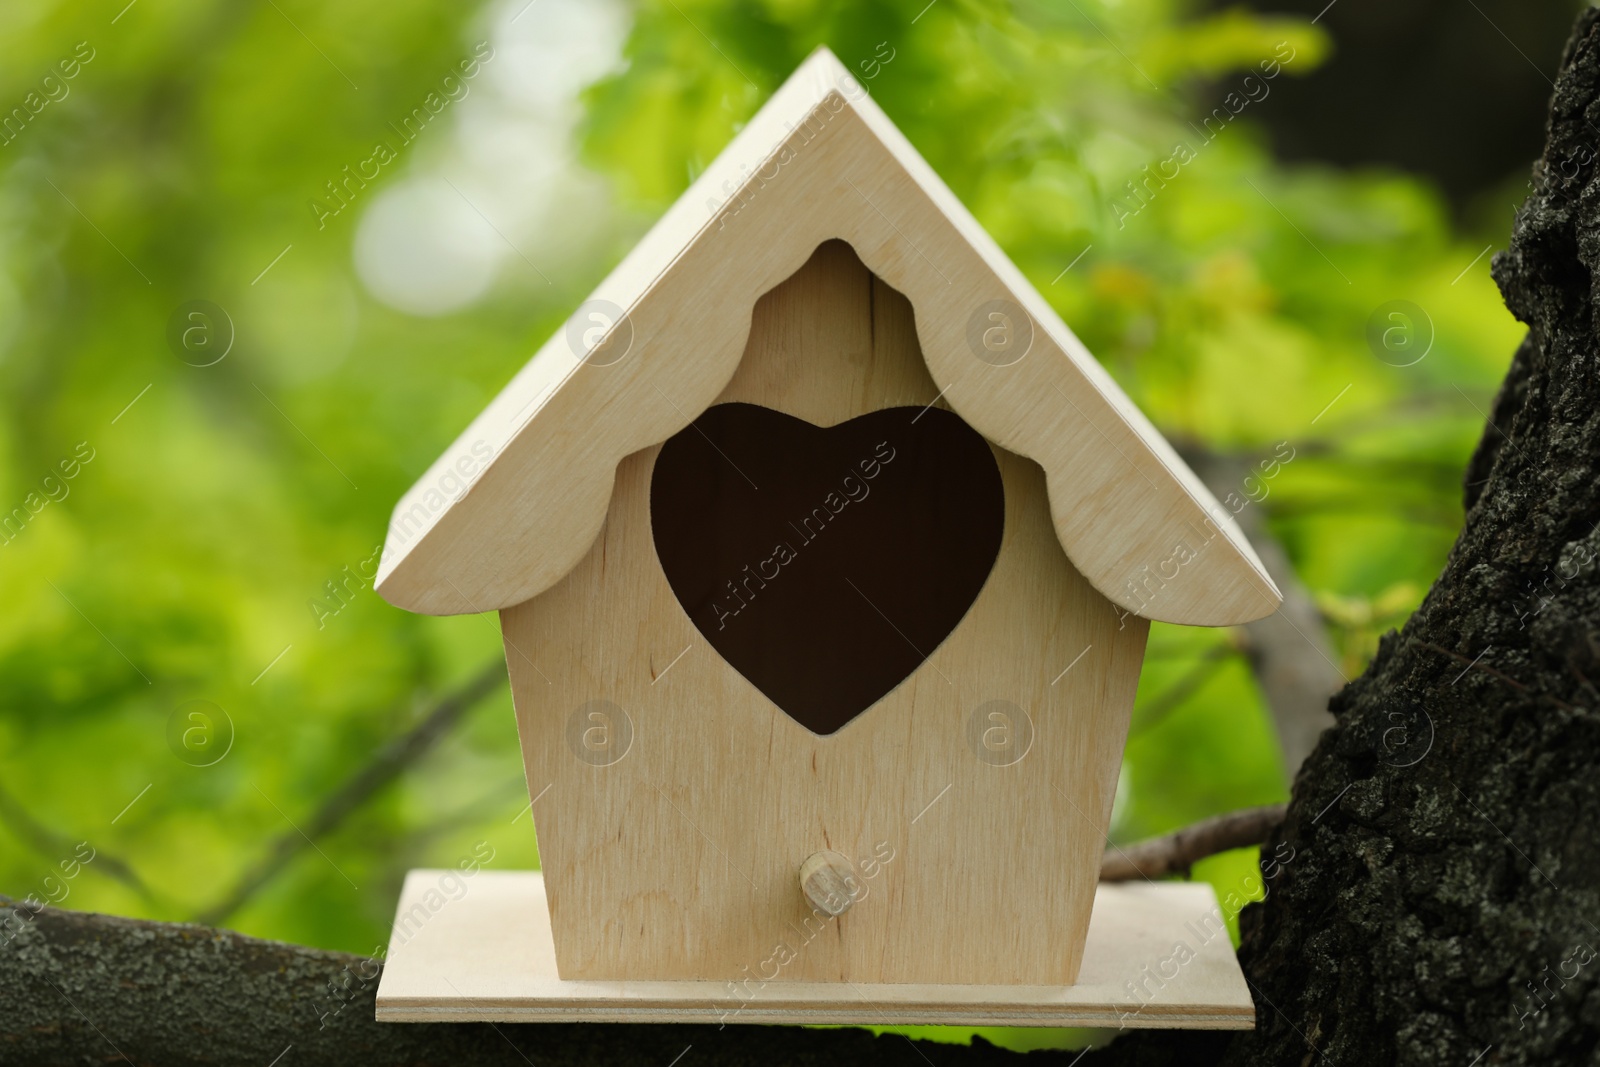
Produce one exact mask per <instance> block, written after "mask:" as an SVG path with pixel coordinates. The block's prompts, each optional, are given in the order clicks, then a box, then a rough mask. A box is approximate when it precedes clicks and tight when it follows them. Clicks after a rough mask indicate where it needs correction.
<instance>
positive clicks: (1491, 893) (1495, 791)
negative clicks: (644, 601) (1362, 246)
mask: <svg viewBox="0 0 1600 1067" xmlns="http://www.w3.org/2000/svg"><path fill="white" fill-rule="evenodd" d="M1597 156H1600V12H1596V11H1588V12H1586V13H1585V14H1584V15H1583V16H1582V17H1581V18H1580V20H1579V22H1578V26H1577V29H1576V32H1575V34H1574V37H1573V40H1572V42H1571V43H1570V44H1569V46H1568V49H1567V52H1566V55H1565V57H1564V59H1563V64H1562V72H1561V74H1560V76H1559V80H1558V82H1557V86H1556V92H1555V98H1554V101H1553V103H1552V110H1551V120H1550V135H1549V144H1548V146H1547V148H1546V152H1545V157H1544V159H1543V160H1542V161H1541V163H1540V164H1539V165H1538V167H1537V168H1536V169H1535V174H1534V192H1533V195H1532V196H1531V197H1530V199H1529V200H1528V202H1527V204H1526V205H1525V206H1524V207H1523V209H1522V211H1521V212H1520V213H1519V215H1518V217H1517V221H1516V225H1515V230H1514V235H1513V240H1512V243H1511V247H1510V249H1509V250H1508V251H1506V252H1504V253H1502V254H1501V255H1499V256H1497V257H1496V259H1495V267H1494V272H1495V278H1496V280H1497V281H1498V282H1499V284H1500V287H1501V290H1502V291H1503V293H1504V294H1505V298H1506V302H1507V304H1508V305H1509V306H1510V308H1511V310H1512V311H1513V312H1514V313H1515V314H1516V315H1517V316H1518V317H1519V318H1520V319H1522V320H1523V321H1525V322H1527V323H1528V325H1529V327H1530V333H1529V336H1528V338H1527V340H1526V341H1525V342H1524V343H1523V344H1522V346H1521V347H1520V348H1519V349H1518V351H1517V353H1516V356H1515V358H1514V360H1513V362H1512V366H1511V370H1510V373H1509V374H1508V376H1507V378H1506V382H1505V385H1504V386H1503V387H1502V389H1501V392H1500V395H1499V397H1498V398H1497V399H1496V400H1495V403H1494V409H1493V412H1492V415H1491V424H1490V426H1489V427H1488V428H1487V429H1486V430H1485V433H1484V437H1483V440H1482V443H1481V444H1480V445H1479V448H1478V451H1477V453H1476V455H1474V457H1473V459H1472V462H1471V464H1470V466H1469V468H1468V471H1467V478H1466V483H1467V489H1466V493H1467V501H1466V502H1467V506H1468V512H1467V518H1466V525H1465V528H1464V529H1463V530H1462V533H1461V536H1460V538H1459V539H1458V541H1457V543H1456V546H1455V548H1454V550H1453V551H1452V552H1451V555H1450V559H1449V562H1448V563H1447V565H1446V567H1445V570H1444V573H1443V574H1442V575H1440V577H1439V580H1438V581H1437V582H1436V583H1435V584H1434V587H1433V589H1432V591H1431V592H1430V593H1429V594H1428V597H1427V599H1426V601H1425V602H1424V603H1423V605H1422V607H1421V608H1420V609H1419V610H1418V611H1417V613H1416V614H1415V615H1414V616H1413V617H1412V618H1411V620H1410V621H1409V622H1408V623H1407V624H1406V626H1405V629H1404V630H1403V631H1402V632H1401V633H1399V634H1389V635H1388V636H1386V637H1385V638H1384V640H1383V642H1382V644H1381V645H1380V647H1379V650H1378V654H1377V657H1376V658H1375V659H1374V660H1373V663H1372V665H1371V667H1370V668H1369V669H1368V670H1367V672H1366V673H1365V674H1364V675H1363V676H1362V677H1361V678H1359V679H1357V680H1356V681H1355V682H1353V683H1351V684H1350V685H1349V686H1347V687H1346V688H1345V689H1344V690H1343V691H1342V692H1341V693H1340V694H1339V695H1338V696H1337V697H1336V698H1335V699H1334V702H1333V711H1334V713H1335V715H1336V718H1337V722H1336V725H1335V726H1334V727H1333V728H1332V729H1331V730H1329V731H1328V732H1327V733H1326V734H1325V735H1323V737H1322V740H1321V742H1320V743H1319V744H1318V745H1317V747H1316V750H1315V751H1314V752H1313V754H1312V755H1311V757H1310V758H1309V759H1308V760H1307V761H1306V762H1305V764H1304V765H1303V767H1302V769H1301V772H1300V774H1299V777H1298V779H1297V780H1296V782H1295V787H1294V794H1293V799H1292V801H1291V803H1290V805H1289V808H1288V813H1287V817H1286V819H1285V821H1284V822H1283V824H1282V826H1281V827H1280V828H1279V830H1278V831H1277V832H1276V835H1275V837H1274V839H1273V840H1272V841H1270V842H1269V843H1268V846H1267V848H1266V849H1265V850H1264V854H1267V855H1273V856H1276V857H1279V858H1280V860H1281V859H1282V858H1283V857H1290V858H1288V859H1287V860H1286V861H1283V862H1280V863H1278V864H1277V865H1276V866H1273V867H1271V868H1270V871H1271V873H1270V876H1267V875H1266V872H1264V878H1265V882H1266V885H1267V887H1268V898H1267V900H1266V901H1265V902H1264V903H1263V904H1261V905H1256V906H1252V907H1250V908H1248V909H1246V911H1245V912H1244V914H1243V916H1242V926H1243V931H1244V944H1243V947H1242V949H1241V951H1240V958H1241V961H1242V963H1243V965H1244V968H1245V973H1246V975H1247V976H1248V978H1249V981H1250V983H1251V986H1252V988H1253V990H1254V992H1255V996H1256V1002H1257V1005H1258V1012H1259V1014H1258V1029H1256V1030H1255V1031H1253V1032H1250V1033H1238V1034H1219V1033H1189V1032H1173V1031H1169V1032H1161V1033H1148V1032H1147V1033H1141V1034H1137V1035H1132V1036H1129V1037H1126V1038H1122V1039H1119V1040H1117V1041H1115V1042H1113V1043H1112V1044H1111V1045H1110V1046H1108V1047H1107V1048H1105V1049H1103V1050H1101V1051H1097V1052H1094V1053H1091V1054H1089V1055H1087V1056H1085V1057H1083V1058H1082V1060H1081V1067H1106V1065H1122V1064H1128V1065H1132V1064H1140V1065H1157V1064H1169V1063H1170V1064H1179V1063H1182V1064H1208V1063H1217V1064H1229V1065H1234V1064H1261V1065H1270V1067H1279V1065H1283V1064H1316V1063H1319V1062H1325V1063H1330V1064H1379V1063H1405V1064H1440V1065H1453V1067H1470V1065H1474V1064H1483V1065H1485V1067H1487V1065H1488V1064H1549V1063H1600V1042H1597V1038H1600V982H1597V980H1596V976H1597V973H1600V956H1597V950H1600V929H1597V927H1596V925H1595V923H1596V922H1600V842H1597V839H1596V833H1597V828H1600V774H1597V773H1596V768H1597V767H1600V715H1597V713H1596V711H1595V710H1594V709H1595V708H1596V706H1597V705H1600V692H1597V690H1596V682H1597V680H1600V566H1597V564H1596V556H1597V554H1600V532H1597V524H1600V360H1597V352H1600V335H1597V323H1596V318H1595V314H1596V306H1595V299H1594V295H1593V293H1592V286H1593V282H1592V281H1591V275H1592V274H1593V273H1594V270H1595V268H1596V267H1597V266H1600V182H1596V181H1595V180H1594V179H1595V177H1596V161H1597ZM26 914H28V913H26V912H25V911H23V910H21V909H19V908H18V907H15V906H9V905H7V906H0V923H4V922H6V921H7V920H10V922H9V925H7V926H5V927H0V929H3V930H4V932H0V940H4V939H6V938H7V937H10V936H11V935H12V933H13V932H14V933H15V936H14V937H12V938H11V940H10V943H9V944H8V945H0V1062H4V1063H25V1064H52V1063H62V1064H65V1063H89V1062H113V1061H120V1060H122V1059H126V1060H128V1061H130V1062H132V1063H136V1064H147V1063H148V1064H157V1063H159V1064H182V1063H208V1064H209V1063H255V1064H270V1063H273V1062H275V1061H274V1057H281V1059H280V1060H278V1061H276V1062H280V1063H281V1064H282V1065H283V1067H301V1065H305V1064H315V1063H328V1064H335V1063H364V1064H424V1063H439V1064H446V1063H449V1064H457V1063H474V1064H496V1063H505V1064H518V1065H520V1064H525V1063H535V1064H539V1065H541V1067H543V1065H546V1064H554V1063H579V1062H584V1063H589V1062H638V1063H649V1064H658V1065H662V1067H665V1065H668V1064H671V1063H673V1062H676V1058H677V1057H679V1056H680V1055H682V1056H683V1061H682V1062H683V1064H684V1067H695V1065H699V1064H705V1063H708V1062H718V1063H726V1064H733V1063H745V1062H748V1063H760V1064H776V1063H818V1064H830V1065H831V1064H837V1063H841V1062H858V1061H862V1060H867V1059H869V1058H870V1059H871V1060H872V1061H874V1062H893V1063H904V1064H910V1065H913V1067H920V1065H922V1064H924V1063H925V1062H926V1063H933V1064H946V1063H951V1064H954V1063H963V1064H965V1063H974V1064H975V1063H983V1062H989V1061H1001V1060H1011V1059H1013V1058H1014V1057H1012V1056H1011V1055H1010V1054H1009V1053H1004V1052H1001V1051H999V1050H996V1049H994V1048H993V1047H992V1046H989V1045H987V1044H984V1043H982V1042H981V1041H980V1042H978V1043H977V1045H976V1047H974V1048H970V1049H969V1048H960V1047H954V1046H946V1045H932V1044H927V1043H921V1042H918V1043H913V1042H911V1041H908V1040H906V1039H904V1038H900V1037H896V1036H889V1037H873V1036H871V1035H869V1034H867V1033H866V1032H864V1031H860V1030H848V1029H847V1030H808V1031H797V1030H792V1029H788V1028H782V1027H756V1026H731V1027H727V1028H725V1029H718V1028H716V1027H711V1026H659V1025H626V1026H623V1025H501V1026H493V1025H489V1024H456V1025H446V1024H432V1025H390V1024H386V1025H382V1026H380V1025H378V1024H377V1023H375V1022H374V1021H373V993H374V990H375V988H376V985H377V980H376V974H377V968H378V965H377V964H376V963H375V962H373V961H369V960H363V959H361V958H360V957H355V956H346V955H341V954H338V953H330V952H322V951H318V950H315V949H307V948H299V947H296V946H291V945H282V944H277V943H273V942H265V941H257V940H254V939H252V938H247V937H242V936H240V935H237V934H232V933H228V932H225V931H216V930H210V929H207V928H204V927H197V926H186V925H175V924H162V923H148V922H141V921H136V920H129V919H116V918H111V917H106V916H97V915H84V914H80V913H75V912H67V911H57V910H46V911H44V912H42V913H40V914H38V915H36V916H34V917H33V918H31V919H28V918H25V917H24V916H25V915H26ZM13 916H15V917H13ZM686 1049H687V1050H688V1052H687V1054H685V1050H686ZM1038 1058H1042V1059H1048V1060H1051V1061H1055V1062H1060V1063H1063V1064H1065V1063H1068V1062H1069V1061H1070V1062H1074V1063H1077V1062H1080V1061H1078V1060H1076V1059H1074V1058H1073V1057H1072V1056H1071V1055H1070V1054H1038Z"/></svg>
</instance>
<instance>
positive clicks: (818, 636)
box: [650, 404, 1005, 734]
mask: <svg viewBox="0 0 1600 1067" xmlns="http://www.w3.org/2000/svg"><path fill="white" fill-rule="evenodd" d="M650 521H651V525H652V527H653V533H654V537H655V545H656V553H657V555H658V556H659V557H660V560H661V566H662V569H663V570H664V571H665V573H666V576H667V582H668V583H669V584H670V585H671V586H672V591H673V593H674V594H675V595H676V596H677V598H678V602H679V603H680V604H682V605H683V608H684V610H685V611H686V612H687V613H688V615H689V618H690V619H691V620H693V622H694V624H695V626H696V627H697V628H698V629H699V631H700V632H701V633H702V634H703V635H705V638H706V640H707V641H709V642H710V643H711V646H712V647H713V648H715V649H716V650H717V652H718V653H719V654H720V655H721V656H722V658H723V659H725V660H726V661H727V662H728V663H729V664H731V665H732V666H733V668H734V669H735V670H737V671H738V672H739V673H740V674H742V675H744V677H745V678H747V679H748V680H749V681H750V682H751V684H753V685H754V686H755V687H756V688H757V689H759V690H761V692H762V693H764V694H766V696H767V698H768V699H770V700H771V701H772V702H773V703H774V704H776V705H777V706H778V707H779V708H782V709H783V711H784V712H786V713H787V714H788V715H789V716H790V717H791V718H793V719H794V720H795V721H796V722H798V723H800V724H801V725H802V726H804V727H805V728H806V729H808V730H811V731H812V732H813V733H818V734H831V733H833V732H834V731H836V730H838V729H839V728H840V727H842V726H843V725H844V724H845V723H847V722H849V721H850V720H851V719H853V718H855V717H856V716H857V715H859V714H861V713H862V712H863V711H865V710H866V709H867V708H869V707H871V706H872V705H873V704H874V703H876V702H877V700H878V699H879V698H880V697H882V696H883V695H884V694H885V693H888V692H889V691H890V690H891V689H893V688H894V687H895V686H897V685H899V684H900V683H901V682H902V681H903V680H905V678H906V677H907V676H909V675H910V674H911V672H912V671H914V670H916V669H917V667H918V666H920V665H921V663H922V661H923V660H924V659H926V658H927V657H928V656H929V655H931V654H932V653H933V650H934V649H935V648H937V647H938V646H939V644H940V643H941V642H942V641H943V640H944V639H945V638H946V637H948V636H949V635H950V633H951V631H953V630H954V629H955V628H956V625H957V624H958V623H959V622H960V621H961V619H962V616H964V615H965V614H966V613H967V609H968V608H970V607H971V606H972V602H973V601H974V600H975V599H977V596H978V591H979V590H980V589H982V588H983V583H984V581H985V580H986V579H987V578H988V577H989V571H990V570H991V569H992V568H993V566H994V561H995V557H996V555H997V554H998V553H999V551H1000V537H1001V534H1002V532H1003V530H1004V525H1005V494H1004V490H1003V489H1002V487H1001V481H1000V468H999V466H998V465H997V464H996V463H995V458H994V453H993V452H992V451H991V450H990V448H989V445H988V443H987V442H986V441H984V439H983V438H982V437H981V436H979V434H978V433H977V431H975V430H973V429H972V428H971V427H970V426H968V425H967V424H966V423H965V422H963V421H962V420H961V418H960V417H959V416H957V415H955V414H954V413H952V412H949V411H944V410H942V409H938V408H914V407H904V408H888V409H885V410H883V411H874V412H871V413H869V414H866V415H862V416H860V417H859V418H855V419H851V420H850V421H849V422H844V423H840V424H839V425H837V426H833V427H829V428H826V429H824V428H822V427H818V426H813V425H812V424H811V423H809V422H805V421H803V420H801V419H797V418H794V417H793V416H791V415H785V414H783V413H782V412H778V411H772V410H769V409H767V408H762V407H757V406H755V405H753V404H719V405H717V406H716V407H713V408H711V409H710V410H708V411H706V412H705V413H704V414H703V415H701V416H700V417H699V418H698V419H696V420H695V421H694V423H693V424H692V425H690V426H688V427H686V428H685V429H684V430H683V431H681V432H680V433H678V434H677V435H676V436H674V437H672V438H671V439H670V440H668V441H667V442H666V444H664V445H662V446H661V451H660V453H659V454H658V455H657V457H656V465H655V471H654V474H653V475H652V477H651V482H650Z"/></svg>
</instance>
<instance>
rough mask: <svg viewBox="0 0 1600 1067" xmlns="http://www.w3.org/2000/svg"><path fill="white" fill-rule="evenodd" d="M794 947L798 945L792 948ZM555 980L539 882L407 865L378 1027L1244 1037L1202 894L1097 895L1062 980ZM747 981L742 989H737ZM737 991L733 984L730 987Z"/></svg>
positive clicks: (1223, 937) (1180, 889)
mask: <svg viewBox="0 0 1600 1067" xmlns="http://www.w3.org/2000/svg"><path fill="white" fill-rule="evenodd" d="M799 951H802V952H803V951H804V948H803V947H802V948H801V949H800V950H799ZM760 964H761V961H759V960H752V961H751V962H750V969H749V970H748V971H747V972H742V973H740V974H736V975H729V976H728V978H727V979H726V980H724V981H699V982H660V981H657V982H621V981H607V982H597V981H583V982H564V981H562V980H561V979H560V978H559V977H558V976H557V974H556V962H555V946H554V942H553V941H552V939H551V936H550V913H549V909H548V907H547V905H546V903H545V894H544V876H543V875H541V874H540V873H539V872H537V871H479V872H478V873H477V874H475V875H472V876H471V877H465V876H462V875H460V874H459V873H458V872H455V871H439V870H415V871H412V872H411V873H410V874H409V875H407V877H406V882H405V887H404V889H402V890H401V893H400V907H399V911H398V914H397V916H396V921H395V927H394V936H393V940H391V942H390V945H389V955H388V960H387V963H386V964H385V966H384V971H383V978H382V980H381V981H380V982H379V984H378V1006H377V1018H378V1021H379V1022H482V1021H490V1022H658V1023H659V1022H682V1023H691V1022H692V1023H840V1024H856V1025H880V1026H888V1025H935V1026H938V1025H952V1026H1083V1027H1110V1028H1123V1027H1127V1028H1173V1027H1185V1028H1190V1029H1199V1030H1249V1029H1251V1028H1252V1027H1254V1026H1255V1006H1254V1004H1253V1003H1252V1002H1251V1000H1250V990H1249V987H1248V986H1247V985H1246V984H1245V980H1244V974H1243V972H1242V971H1240V969H1239V962H1238V960H1237V959H1236V958H1235V957H1234V954H1233V946H1232V944H1231V943H1230V942H1229V940H1228V935H1227V930H1226V929H1225V928H1223V927H1222V916H1221V909H1220V908H1219V907H1218V905H1217V900H1216V897H1215V895H1214V894H1213V893H1212V891H1211V887H1210V886H1208V885H1205V884H1197V883H1184V882H1164V883H1160V884H1154V885H1153V884H1149V883H1143V884H1138V885H1134V884H1120V885H1101V886H1100V888H1099V891H1098V893H1096V895H1095V905H1094V915H1093V918H1092V919H1090V921H1089V938H1088V942H1087V944H1086V945H1085V947H1084V953H1083V967H1082V970H1081V971H1080V973H1079V978H1078V984H1077V985H1073V986H1064V987H1063V986H994V985H862V984H860V983H851V982H786V981H783V980H782V977H781V974H780V975H779V977H778V979H776V980H773V981H770V982H767V983H766V984H764V985H762V984H760V982H759V979H758V978H755V977H754V975H755V972H756V968H757V967H759V966H760ZM746 979H749V980H748V981H745V980H746ZM736 983H738V984H736Z"/></svg>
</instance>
